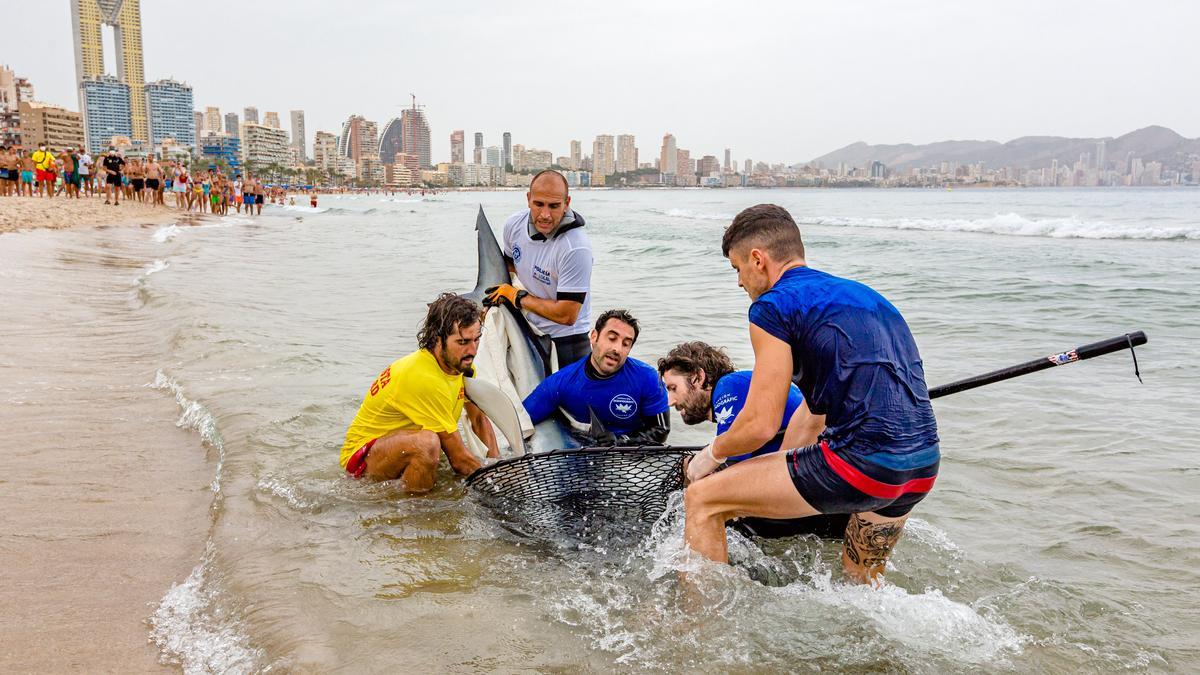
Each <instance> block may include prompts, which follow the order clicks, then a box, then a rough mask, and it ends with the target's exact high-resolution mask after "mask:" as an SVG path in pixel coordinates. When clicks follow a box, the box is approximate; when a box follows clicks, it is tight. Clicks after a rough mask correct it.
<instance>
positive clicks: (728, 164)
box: [721, 148, 733, 173]
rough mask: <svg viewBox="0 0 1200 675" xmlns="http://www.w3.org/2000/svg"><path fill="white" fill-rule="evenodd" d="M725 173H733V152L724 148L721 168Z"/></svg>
mask: <svg viewBox="0 0 1200 675" xmlns="http://www.w3.org/2000/svg"><path fill="white" fill-rule="evenodd" d="M721 169H722V170H723V171H724V172H725V173H733V152H732V151H731V150H730V149H729V148H725V164H723V165H722V166H721Z"/></svg>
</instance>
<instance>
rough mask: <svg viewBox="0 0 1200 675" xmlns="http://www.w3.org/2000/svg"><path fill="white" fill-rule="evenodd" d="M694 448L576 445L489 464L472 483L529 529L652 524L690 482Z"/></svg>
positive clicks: (570, 530)
mask: <svg viewBox="0 0 1200 675" xmlns="http://www.w3.org/2000/svg"><path fill="white" fill-rule="evenodd" d="M699 449H700V448H695V447H669V446H667V447H661V446H653V447H604V448H573V449H569V450H555V451H552V452H547V453H539V454H532V455H524V456H522V457H514V458H511V459H505V460H501V461H499V462H497V463H495V464H493V465H491V466H488V467H484V468H482V469H480V470H479V471H476V472H475V473H474V474H472V475H471V476H470V478H468V479H467V486H468V488H469V489H471V490H472V491H473V492H474V493H475V494H476V495H477V496H478V497H479V498H480V499H481V500H482V501H483V502H484V503H485V504H487V505H488V506H490V507H491V508H493V509H494V510H495V511H496V512H497V514H498V515H499V516H500V517H501V519H502V521H503V522H506V523H507V524H509V525H510V526H512V527H514V528H516V529H518V530H520V531H522V533H527V534H550V535H563V534H565V535H572V534H574V535H579V536H583V535H586V534H588V533H589V532H592V531H594V530H596V529H597V528H607V527H610V526H612V525H621V526H637V525H639V524H640V525H648V524H650V523H652V522H654V520H655V519H656V518H658V516H659V515H661V514H662V512H663V511H664V510H665V509H666V506H667V497H668V496H669V495H670V494H671V493H672V492H674V491H676V490H679V489H682V488H683V460H684V458H685V457H687V456H689V455H691V454H693V453H695V452H696V451H697V450H699Z"/></svg>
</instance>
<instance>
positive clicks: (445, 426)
mask: <svg viewBox="0 0 1200 675" xmlns="http://www.w3.org/2000/svg"><path fill="white" fill-rule="evenodd" d="M481 318H482V310H481V309H480V307H479V305H477V304H475V302H473V301H471V300H468V299H467V298H463V297H461V296H458V295H455V294H454V293H443V294H442V295H440V296H438V298H437V300H434V301H433V302H432V303H431V304H430V305H429V311H428V313H427V314H426V315H425V320H424V322H423V323H422V324H421V328H420V330H419V331H418V332H417V342H418V344H419V345H420V349H418V350H417V351H415V352H413V353H411V354H409V355H408V356H405V357H403V358H401V359H398V360H397V361H395V362H393V363H392V365H390V366H388V367H387V368H385V369H384V370H383V372H382V373H380V374H379V376H378V377H376V378H375V381H374V382H372V383H371V386H370V388H368V390H367V393H366V396H365V397H364V398H363V402H362V405H360V406H359V408H358V414H356V415H355V416H354V421H353V422H351V424H350V428H349V429H347V430H346V442H345V444H344V445H342V451H341V456H340V458H339V461H340V463H341V466H342V468H343V469H345V470H346V471H347V472H348V473H350V474H351V475H352V476H354V477H356V478H361V477H363V476H367V477H370V478H373V479H375V480H391V479H394V478H403V479H404V484H405V487H406V488H407V489H408V490H409V491H410V492H426V491H428V490H429V489H430V488H432V487H433V483H434V476H435V474H436V472H437V468H438V464H439V463H440V460H441V455H442V453H445V454H446V458H447V459H449V460H450V466H451V467H453V468H454V470H455V471H456V472H458V473H459V474H461V475H463V476H466V475H469V474H470V473H471V472H473V471H475V470H476V469H478V468H479V467H480V462H479V459H478V458H477V457H476V456H475V455H474V454H473V453H472V452H471V451H470V450H468V449H467V446H466V445H465V444H464V443H463V439H462V437H461V436H460V435H459V433H458V420H459V418H460V417H461V416H462V412H463V409H464V407H465V408H466V411H467V419H468V420H469V421H470V423H471V429H472V430H473V431H474V432H475V435H476V436H478V437H479V439H480V440H482V441H483V442H484V443H485V444H486V445H487V447H488V457H499V456H500V450H499V447H498V446H497V445H496V434H495V432H494V430H493V429H492V423H491V422H490V421H488V419H487V417H485V416H484V414H483V412H482V411H481V410H480V409H479V408H478V407H476V406H475V404H474V403H472V402H471V401H470V400H468V399H467V398H466V390H465V389H464V386H463V377H464V375H465V376H471V375H472V374H473V371H472V368H471V366H472V364H473V363H474V361H475V354H476V352H478V351H479V336H480V332H481V330H482V327H483V326H482V324H481V322H480V321H481Z"/></svg>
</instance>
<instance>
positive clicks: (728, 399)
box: [658, 341, 804, 464]
mask: <svg viewBox="0 0 1200 675" xmlns="http://www.w3.org/2000/svg"><path fill="white" fill-rule="evenodd" d="M752 374H753V373H752V371H749V370H734V368H733V362H732V361H730V360H729V357H728V356H727V355H726V354H725V352H724V351H722V350H720V349H717V348H716V347H714V346H712V345H710V344H708V343H705V342H699V341H696V342H685V343H683V344H681V345H679V346H677V347H675V348H674V349H672V350H671V351H669V352H667V355H666V356H664V357H662V358H661V359H659V360H658V376H659V377H661V378H662V383H663V386H664V387H666V389H667V402H668V403H669V404H670V405H671V407H672V408H674V409H676V410H678V411H679V416H680V417H682V418H683V423H684V424H688V425H691V424H700V423H701V422H716V424H717V435H718V436H719V435H721V434H723V433H725V432H726V431H729V427H731V426H733V421H734V420H735V419H737V416H738V413H740V412H741V411H742V407H743V406H745V405H746V395H747V394H748V393H749V391H750V376H751V375H752ZM803 402H804V396H803V395H801V394H800V390H799V389H798V388H797V387H796V385H794V384H793V385H790V386H789V387H788V394H787V404H786V406H785V407H784V411H783V417H782V419H780V421H779V424H778V425H777V426H776V429H777V431H776V433H775V435H774V436H772V437H771V440H769V441H767V442H766V443H764V444H762V445H761V446H759V447H758V449H756V450H752V451H750V452H747V453H743V454H741V455H736V456H733V457H730V458H729V459H728V460H727V463H730V464H733V463H736V462H740V461H742V460H744V459H750V458H751V457H757V456H759V455H765V454H767V453H769V452H775V451H776V450H778V449H779V446H780V443H781V442H782V441H783V435H784V432H785V431H787V427H788V422H789V421H790V420H791V419H792V416H793V415H795V414H796V411H797V410H799V409H800V404H801V403H803Z"/></svg>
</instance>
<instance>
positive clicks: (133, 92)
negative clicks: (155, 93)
mask: <svg viewBox="0 0 1200 675" xmlns="http://www.w3.org/2000/svg"><path fill="white" fill-rule="evenodd" d="M104 26H112V27H113V32H114V36H115V38H116V40H115V44H116V49H117V73H116V77H117V79H118V80H119V81H121V82H123V83H124V84H125V85H126V86H127V87H128V88H129V108H130V126H131V127H132V129H133V134H132V136H131V137H132V138H133V140H135V141H142V142H143V143H147V142H149V140H150V126H149V121H148V120H147V118H146V91H145V87H146V74H145V73H146V70H145V66H144V64H143V62H142V12H141V0H71V27H72V29H73V33H74V38H75V83H76V86H77V87H78V88H79V96H80V98H79V107H80V110H84V111H85V112H84V114H85V115H86V108H85V106H84V100H83V94H84V90H83V78H85V77H91V78H97V77H100V76H101V75H104V74H105V72H104V40H103V37H102V35H101V34H102V32H103V30H104Z"/></svg>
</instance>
